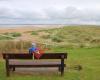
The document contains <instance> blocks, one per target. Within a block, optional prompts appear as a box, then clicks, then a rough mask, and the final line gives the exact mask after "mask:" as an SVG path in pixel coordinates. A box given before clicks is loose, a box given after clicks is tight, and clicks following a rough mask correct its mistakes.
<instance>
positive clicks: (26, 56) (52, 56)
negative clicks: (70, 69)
mask: <svg viewBox="0 0 100 80" xmlns="http://www.w3.org/2000/svg"><path fill="white" fill-rule="evenodd" d="M6 58H8V59H32V58H33V55H32V54H29V53H3V59H6ZM34 58H35V59H37V58H36V57H34ZM61 58H67V53H45V54H43V55H42V56H41V57H40V58H39V59H61Z"/></svg>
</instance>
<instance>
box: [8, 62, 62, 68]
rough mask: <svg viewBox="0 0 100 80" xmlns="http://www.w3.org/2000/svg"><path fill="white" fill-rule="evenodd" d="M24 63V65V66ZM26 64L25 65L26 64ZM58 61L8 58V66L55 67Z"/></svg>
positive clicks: (58, 64) (58, 63) (59, 63)
mask: <svg viewBox="0 0 100 80" xmlns="http://www.w3.org/2000/svg"><path fill="white" fill-rule="evenodd" d="M24 65H25V66H24ZM26 65H27V66H26ZM60 65H61V62H60V61H40V60H9V66H10V67H13V66H15V67H21V66H22V67H23V66H24V67H57V66H60Z"/></svg>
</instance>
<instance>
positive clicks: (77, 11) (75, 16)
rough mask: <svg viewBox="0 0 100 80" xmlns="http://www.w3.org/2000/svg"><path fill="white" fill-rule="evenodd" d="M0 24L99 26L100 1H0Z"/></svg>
mask: <svg viewBox="0 0 100 80" xmlns="http://www.w3.org/2000/svg"><path fill="white" fill-rule="evenodd" d="M0 24H100V0H0Z"/></svg>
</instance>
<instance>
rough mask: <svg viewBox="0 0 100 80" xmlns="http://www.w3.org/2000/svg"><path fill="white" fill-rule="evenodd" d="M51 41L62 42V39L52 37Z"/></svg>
mask: <svg viewBox="0 0 100 80" xmlns="http://www.w3.org/2000/svg"><path fill="white" fill-rule="evenodd" d="M51 40H52V41H54V42H62V41H63V40H62V38H61V37H59V36H52V37H51Z"/></svg>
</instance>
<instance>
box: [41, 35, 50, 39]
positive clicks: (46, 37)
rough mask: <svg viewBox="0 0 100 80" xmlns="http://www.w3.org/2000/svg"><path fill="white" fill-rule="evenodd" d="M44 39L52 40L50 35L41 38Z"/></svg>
mask: <svg viewBox="0 0 100 80" xmlns="http://www.w3.org/2000/svg"><path fill="white" fill-rule="evenodd" d="M41 37H42V38H43V39H49V38H50V35H43V36H41Z"/></svg>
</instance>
